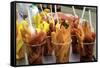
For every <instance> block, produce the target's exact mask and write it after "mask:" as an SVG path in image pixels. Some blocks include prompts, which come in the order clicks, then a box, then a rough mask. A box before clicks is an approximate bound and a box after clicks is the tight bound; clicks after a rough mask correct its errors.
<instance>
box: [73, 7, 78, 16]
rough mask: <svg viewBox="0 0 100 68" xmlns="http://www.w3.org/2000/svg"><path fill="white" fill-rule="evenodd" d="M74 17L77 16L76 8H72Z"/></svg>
mask: <svg viewBox="0 0 100 68" xmlns="http://www.w3.org/2000/svg"><path fill="white" fill-rule="evenodd" d="M72 9H73V13H74V16H77V14H76V11H75V8H74V6H72Z"/></svg>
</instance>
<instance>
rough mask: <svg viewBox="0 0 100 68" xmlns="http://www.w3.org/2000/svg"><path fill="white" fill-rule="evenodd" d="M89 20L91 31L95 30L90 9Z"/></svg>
mask: <svg viewBox="0 0 100 68" xmlns="http://www.w3.org/2000/svg"><path fill="white" fill-rule="evenodd" d="M89 22H90V27H91V31H92V32H94V29H93V26H92V19H91V11H90V10H89Z"/></svg>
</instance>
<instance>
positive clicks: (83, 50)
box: [80, 42, 95, 62]
mask: <svg viewBox="0 0 100 68" xmlns="http://www.w3.org/2000/svg"><path fill="white" fill-rule="evenodd" d="M94 45H95V42H91V43H83V47H80V61H82V62H85V61H93V48H94Z"/></svg>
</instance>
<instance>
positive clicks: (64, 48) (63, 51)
mask: <svg viewBox="0 0 100 68" xmlns="http://www.w3.org/2000/svg"><path fill="white" fill-rule="evenodd" d="M52 44H53V48H54V52H55V57H56V63H66V62H69V54H70V44H71V42H70V41H69V42H67V41H66V42H65V43H56V42H53V41H52Z"/></svg>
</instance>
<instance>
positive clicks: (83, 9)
mask: <svg viewBox="0 0 100 68" xmlns="http://www.w3.org/2000/svg"><path fill="white" fill-rule="evenodd" d="M85 9H86V7H84V8H83V12H82V16H81V19H83V17H84V13H85Z"/></svg>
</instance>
